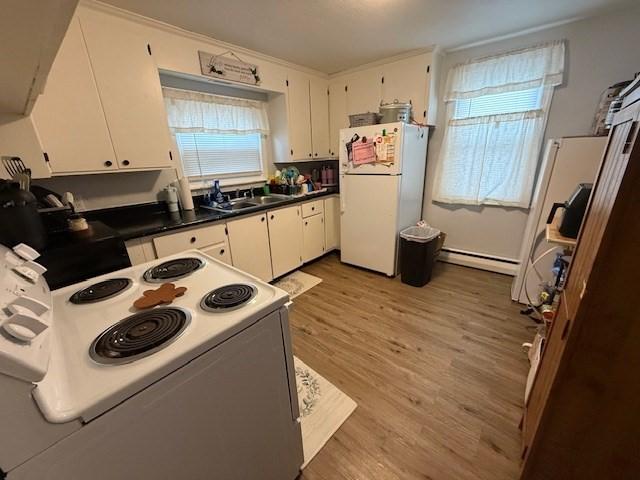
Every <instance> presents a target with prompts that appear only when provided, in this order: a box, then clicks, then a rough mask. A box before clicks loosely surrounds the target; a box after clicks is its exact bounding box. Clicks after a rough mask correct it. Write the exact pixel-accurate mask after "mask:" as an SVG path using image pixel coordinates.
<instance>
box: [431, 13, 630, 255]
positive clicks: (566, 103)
mask: <svg viewBox="0 0 640 480" xmlns="http://www.w3.org/2000/svg"><path fill="white" fill-rule="evenodd" d="M639 26H640V8H637V7H634V8H633V9H630V10H627V11H622V12H618V13H613V14H610V15H607V16H602V17H597V18H591V19H587V20H581V21H578V22H574V23H571V24H567V25H563V26H560V27H556V28H553V29H549V30H545V31H540V32H536V33H532V34H528V35H524V36H520V37H516V38H510V39H507V40H502V41H499V42H495V43H491V44H487V45H482V46H478V47H474V48H468V49H464V50H459V51H456V52H451V53H449V54H447V55H446V56H445V58H444V60H443V62H442V65H441V70H440V78H441V81H440V95H439V98H442V96H443V95H442V93H443V92H444V88H445V82H446V76H447V72H448V71H449V69H450V68H451V67H452V66H453V65H456V64H458V63H461V62H464V61H466V60H468V59H472V58H478V57H483V56H486V55H491V54H495V53H500V52H504V51H509V50H514V49H518V48H522V47H527V46H531V45H535V44H538V43H542V42H547V41H552V40H559V39H566V40H567V65H566V70H565V81H564V84H563V85H562V86H560V87H558V88H556V91H555V94H554V98H553V103H552V106H551V111H550V113H549V122H548V124H547V131H546V138H557V137H563V136H577V135H589V134H590V133H591V124H592V121H593V117H594V115H595V112H596V109H597V107H598V102H599V99H600V95H601V93H602V91H603V90H604V89H606V88H607V87H608V86H609V85H612V84H614V83H616V82H619V81H622V80H627V79H631V78H632V77H633V74H634V73H635V72H637V71H640V48H638V46H637V45H638V43H637V42H638V32H639V31H640V30H639ZM444 117H445V108H444V105H442V104H440V105H439V108H438V120H437V123H436V129H435V131H434V134H433V135H432V139H431V141H430V144H429V155H428V165H427V179H426V190H425V202H424V210H423V217H424V218H425V219H426V220H427V221H428V222H429V223H431V224H433V225H434V226H436V227H438V228H440V229H442V230H443V231H445V232H446V233H447V241H446V246H447V247H449V248H456V249H462V250H468V251H472V252H477V253H483V254H488V255H495V256H500V257H506V258H512V259H516V258H517V257H518V254H519V251H520V245H521V242H522V237H523V233H524V228H525V224H526V219H527V211H525V210H522V209H515V208H499V207H478V208H472V207H468V206H446V205H444V204H435V203H433V202H432V201H431V198H432V197H431V194H432V190H433V180H434V172H435V166H436V162H437V161H438V154H439V151H440V145H441V143H442V137H443V133H444Z"/></svg>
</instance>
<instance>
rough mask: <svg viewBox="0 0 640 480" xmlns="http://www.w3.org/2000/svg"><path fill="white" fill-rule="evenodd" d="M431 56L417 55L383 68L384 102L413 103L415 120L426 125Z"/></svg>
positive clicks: (388, 64)
mask: <svg viewBox="0 0 640 480" xmlns="http://www.w3.org/2000/svg"><path fill="white" fill-rule="evenodd" d="M430 57H431V54H424V55H416V56H414V57H409V58H405V59H403V60H398V61H397V62H392V63H387V64H385V65H383V67H382V72H381V73H382V78H381V84H382V102H383V103H392V102H393V101H394V100H398V101H400V102H401V103H411V105H412V106H413V108H412V111H413V118H414V120H415V121H417V122H420V123H424V120H425V117H426V114H427V94H428V91H427V89H428V80H429V77H430V70H431V66H430V65H429V59H430Z"/></svg>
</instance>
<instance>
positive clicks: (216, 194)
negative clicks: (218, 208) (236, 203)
mask: <svg viewBox="0 0 640 480" xmlns="http://www.w3.org/2000/svg"><path fill="white" fill-rule="evenodd" d="M211 198H212V200H213V201H214V202H215V203H218V204H221V203H224V196H223V195H222V191H221V190H220V180H214V182H213V188H212V189H211Z"/></svg>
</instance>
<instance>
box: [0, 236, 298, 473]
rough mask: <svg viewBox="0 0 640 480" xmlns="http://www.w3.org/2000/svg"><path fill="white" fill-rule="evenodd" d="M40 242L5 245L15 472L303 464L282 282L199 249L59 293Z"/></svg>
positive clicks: (4, 413)
mask: <svg viewBox="0 0 640 480" xmlns="http://www.w3.org/2000/svg"><path fill="white" fill-rule="evenodd" d="M35 255H37V254H36V253H35V252H32V251H30V250H29V249H26V248H24V247H22V248H21V249H18V251H17V252H11V251H9V250H8V249H4V248H0V276H1V277H0V280H1V281H2V288H3V289H2V292H1V296H0V308H2V310H1V312H0V322H1V323H2V328H0V385H2V392H3V395H2V396H0V423H2V424H3V433H5V434H4V435H2V436H1V437H0V468H2V472H3V473H4V474H6V475H7V478H8V479H10V480H12V479H16V480H20V479H50V480H58V479H60V480H62V479H64V480H70V479H85V478H91V479H98V480H100V479H105V480H106V479H113V478H118V479H129V478H131V479H134V478H135V479H145V478H185V479H200V478H202V479H205V478H224V479H233V478H243V479H251V478H260V479H271V478H273V479H286V478H291V479H293V478H295V477H296V475H297V474H298V473H299V469H300V465H301V464H302V442H301V436H300V425H299V412H298V401H297V394H296V391H297V389H296V385H295V375H294V370H293V356H292V353H291V342H290V336H289V325H288V313H287V308H288V305H289V298H288V296H287V294H286V293H285V292H283V291H281V290H279V289H277V288H275V287H273V286H271V285H269V284H266V283H264V282H262V281H260V280H258V279H256V278H255V277H252V276H250V275H248V274H246V273H243V272H241V271H239V270H237V269H235V268H233V267H230V266H227V265H225V264H223V263H221V262H218V261H216V260H214V259H212V258H210V257H208V256H206V255H204V254H202V253H201V252H198V251H195V250H194V251H188V252H183V253H181V254H178V255H173V256H170V257H166V258H163V259H161V260H157V261H154V262H150V263H148V264H144V265H138V266H135V267H131V268H127V269H124V270H120V271H117V272H113V273H110V274H107V275H102V276H100V277H96V278H93V279H91V280H88V281H86V282H82V283H79V284H76V285H72V286H69V287H65V288H63V289H60V290H56V291H54V292H53V293H49V291H48V288H47V286H46V283H45V282H44V279H42V278H41V276H40V274H41V273H42V270H41V269H39V268H38V267H37V263H35V262H34V260H35ZM28 277H30V278H28ZM165 282H171V283H173V284H175V285H176V286H177V287H186V292H185V293H184V294H183V295H182V296H179V297H177V298H175V299H174V300H173V302H172V303H171V304H168V305H159V306H156V307H154V308H151V309H145V310H137V309H135V308H134V307H133V302H134V301H135V300H136V299H138V298H140V297H141V296H142V295H143V292H144V291H146V290H150V289H155V288H157V287H159V286H160V285H161V284H162V283H165Z"/></svg>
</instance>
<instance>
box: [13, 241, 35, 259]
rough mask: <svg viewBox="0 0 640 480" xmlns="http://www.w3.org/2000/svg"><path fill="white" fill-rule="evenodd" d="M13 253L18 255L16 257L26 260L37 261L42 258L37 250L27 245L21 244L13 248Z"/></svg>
mask: <svg viewBox="0 0 640 480" xmlns="http://www.w3.org/2000/svg"><path fill="white" fill-rule="evenodd" d="M13 251H14V252H15V253H16V255H18V256H19V257H20V258H23V259H25V260H35V259H36V258H38V257H39V256H40V254H39V253H38V252H37V251H36V250H34V249H33V248H31V247H30V246H29V245H27V244H25V243H19V244H18V245H16V246H15V247H13Z"/></svg>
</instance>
